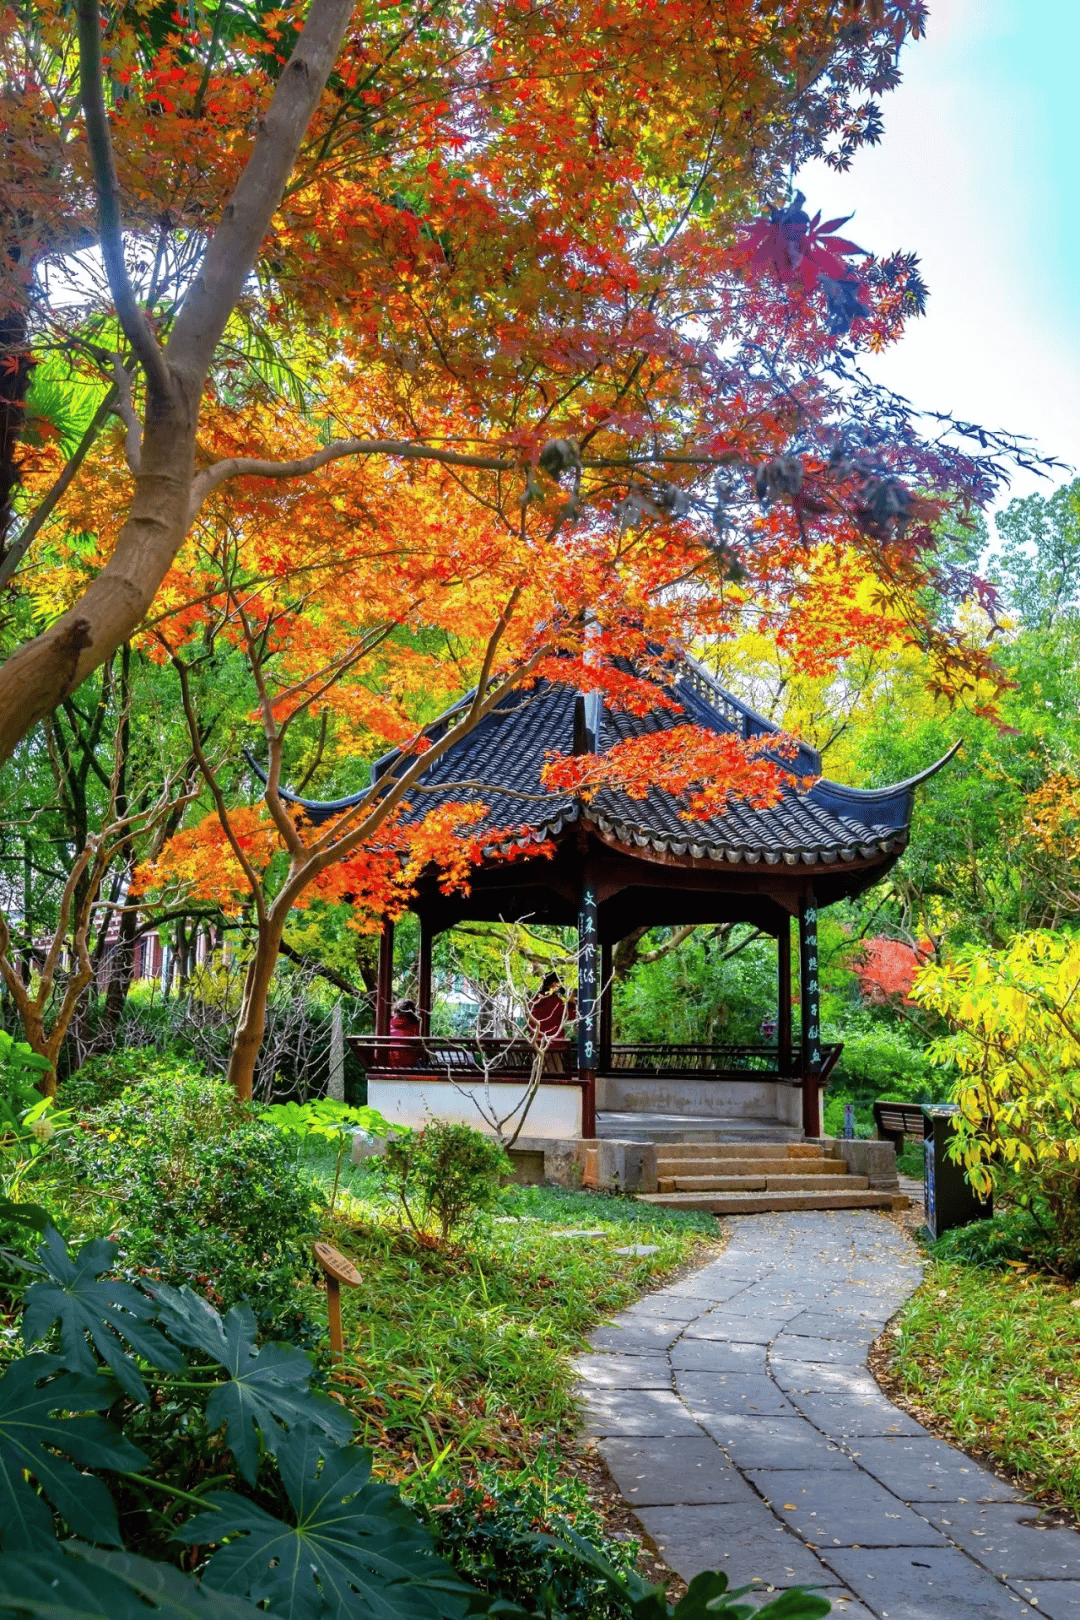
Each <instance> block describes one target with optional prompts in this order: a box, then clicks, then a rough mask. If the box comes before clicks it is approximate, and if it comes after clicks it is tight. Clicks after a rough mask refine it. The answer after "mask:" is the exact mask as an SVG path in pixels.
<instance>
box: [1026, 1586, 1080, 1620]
mask: <svg viewBox="0 0 1080 1620" xmlns="http://www.w3.org/2000/svg"><path fill="white" fill-rule="evenodd" d="M1009 1585H1010V1586H1011V1587H1012V1588H1013V1590H1014V1591H1015V1592H1017V1593H1019V1595H1020V1597H1021V1598H1027V1599H1028V1600H1029V1602H1033V1603H1037V1604H1038V1613H1039V1614H1042V1615H1045V1616H1046V1617H1047V1620H1080V1581H1010V1582H1009Z"/></svg>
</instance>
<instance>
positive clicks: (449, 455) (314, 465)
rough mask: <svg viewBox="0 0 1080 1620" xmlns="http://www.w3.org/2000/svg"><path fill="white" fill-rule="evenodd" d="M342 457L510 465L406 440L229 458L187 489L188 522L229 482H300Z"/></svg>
mask: <svg viewBox="0 0 1080 1620" xmlns="http://www.w3.org/2000/svg"><path fill="white" fill-rule="evenodd" d="M344 456H389V457H391V458H395V459H397V460H401V461H439V462H442V464H443V465H444V466H448V467H476V468H479V469H480V470H481V471H487V472H512V471H513V468H514V465H515V464H514V462H512V461H507V460H506V459H505V457H503V456H480V455H469V454H468V453H467V452H466V451H463V450H440V449H439V448H438V447H437V446H436V445H431V444H413V443H412V442H410V440H408V439H336V440H335V441H334V443H333V444H328V445H324V446H323V448H322V449H321V450H314V451H312V453H311V455H310V456H300V457H298V458H297V460H295V461H269V460H261V459H260V458H259V457H258V456H229V457H228V458H227V459H226V460H224V461H216V462H214V464H213V466H211V467H207V468H205V469H204V470H203V471H202V472H200V473H198V474H197V475H196V477H195V480H194V482H193V484H192V487H191V521H192V522H193V521H194V520H195V518H196V516H197V515H198V512H199V508H200V507H201V506H202V504H203V502H204V501H205V500H206V497H207V496H208V495H209V494H211V493H212V491H213V490H215V489H217V488H218V486H219V484H224V483H225V482H227V480H229V479H230V478H303V477H304V476H305V474H307V473H312V472H316V471H317V470H318V469H319V468H320V467H325V466H326V464H327V462H330V461H340V460H341V459H342V458H343V457H344Z"/></svg>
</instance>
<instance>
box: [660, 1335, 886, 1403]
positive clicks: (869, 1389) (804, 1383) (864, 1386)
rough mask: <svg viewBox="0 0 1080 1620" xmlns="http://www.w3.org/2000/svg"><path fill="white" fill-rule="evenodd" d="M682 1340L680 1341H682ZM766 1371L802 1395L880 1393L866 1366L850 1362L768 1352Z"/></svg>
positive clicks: (788, 1388) (681, 1342) (783, 1385)
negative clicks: (786, 1357)
mask: <svg viewBox="0 0 1080 1620" xmlns="http://www.w3.org/2000/svg"><path fill="white" fill-rule="evenodd" d="M685 1342H686V1341H685V1339H681V1340H680V1341H679V1343H680V1344H685ZM769 1373H770V1376H771V1377H773V1378H775V1380H776V1382H777V1383H778V1384H779V1386H780V1388H781V1389H784V1390H797V1391H798V1392H799V1394H801V1395H843V1396H847V1395H849V1394H850V1395H856V1394H857V1395H875V1396H877V1395H880V1394H881V1390H880V1388H879V1387H878V1383H877V1380H876V1379H875V1378H874V1376H873V1374H872V1373H871V1372H869V1371H868V1370H867V1368H866V1367H865V1366H853V1365H852V1364H851V1363H850V1362H839V1363H836V1364H830V1363H826V1362H821V1361H784V1360H782V1359H780V1358H779V1357H778V1356H777V1354H776V1352H775V1351H772V1352H770V1355H769Z"/></svg>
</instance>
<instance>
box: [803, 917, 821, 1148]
mask: <svg viewBox="0 0 1080 1620" xmlns="http://www.w3.org/2000/svg"><path fill="white" fill-rule="evenodd" d="M817 923H818V914H817V906H816V905H814V904H813V902H812V901H811V903H810V904H809V905H804V906H803V907H802V908H801V910H800V912H799V967H800V974H799V977H800V979H801V981H802V984H801V988H802V1115H803V1135H804V1136H806V1137H808V1138H809V1137H817V1136H820V1135H821V1085H820V1081H819V1078H818V1077H819V1075H820V1074H821V992H820V987H819V985H818V938H817Z"/></svg>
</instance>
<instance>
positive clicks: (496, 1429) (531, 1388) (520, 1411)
mask: <svg viewBox="0 0 1080 1620" xmlns="http://www.w3.org/2000/svg"><path fill="white" fill-rule="evenodd" d="M309 1162H311V1163H312V1164H313V1167H315V1168H316V1169H317V1173H318V1174H319V1175H320V1177H321V1178H322V1179H326V1180H329V1179H330V1178H332V1162H331V1161H329V1160H326V1159H323V1160H318V1161H309ZM343 1180H344V1186H343V1191H342V1192H341V1193H340V1194H339V1198H338V1208H337V1210H336V1212H335V1216H334V1219H333V1221H332V1222H331V1224H330V1226H329V1229H328V1234H327V1235H328V1237H329V1238H330V1240H331V1241H332V1242H333V1243H335V1244H336V1245H337V1246H338V1247H339V1248H340V1249H341V1250H342V1251H343V1252H344V1253H346V1254H348V1255H349V1256H350V1258H352V1259H353V1260H354V1261H355V1263H356V1265H357V1267H358V1269H359V1271H360V1273H361V1276H362V1277H363V1279H364V1282H363V1286H362V1287H360V1288H355V1289H346V1290H343V1292H342V1315H343V1318H344V1336H345V1352H346V1353H345V1361H344V1364H343V1366H342V1367H341V1369H340V1370H339V1371H338V1372H337V1373H336V1374H335V1377H334V1383H335V1385H336V1386H337V1388H338V1390H339V1392H340V1394H341V1395H342V1396H343V1397H344V1398H345V1399H346V1401H347V1403H348V1405H349V1406H350V1407H351V1408H352V1409H353V1410H354V1411H355V1412H356V1413H357V1415H358V1416H359V1417H360V1419H361V1421H362V1425H363V1436H362V1437H363V1439H364V1441H365V1443H366V1444H368V1445H371V1446H372V1447H373V1448H374V1449H375V1451H376V1453H377V1454H378V1456H379V1458H380V1461H381V1463H382V1466H383V1470H384V1471H389V1472H391V1473H394V1474H396V1475H398V1476H401V1475H404V1474H407V1473H410V1472H414V1471H415V1470H416V1469H418V1468H425V1467H430V1466H431V1465H433V1464H434V1463H435V1462H436V1460H437V1459H438V1458H439V1457H440V1456H441V1455H442V1454H444V1453H446V1454H447V1455H448V1456H450V1455H452V1456H453V1457H454V1459H455V1461H456V1462H457V1463H459V1464H467V1463H470V1462H479V1461H483V1460H497V1459H504V1460H510V1459H513V1460H514V1461H517V1462H520V1461H522V1460H523V1459H524V1458H526V1457H528V1456H531V1455H533V1454H534V1453H535V1451H536V1450H537V1448H538V1447H539V1446H540V1445H541V1444H543V1443H546V1444H548V1445H549V1446H551V1447H556V1448H557V1447H558V1446H559V1445H560V1444H562V1443H563V1442H564V1441H566V1440H567V1439H568V1438H569V1435H570V1433H571V1432H572V1428H573V1422H574V1401H573V1396H572V1391H571V1386H572V1382H573V1373H572V1366H571V1362H572V1358H573V1355H574V1354H575V1353H576V1352H577V1351H578V1350H580V1348H581V1347H582V1343H583V1338H584V1335H585V1333H586V1331H587V1330H588V1328H589V1327H590V1326H591V1325H592V1324H593V1323H594V1322H596V1321H597V1320H598V1319H599V1318H600V1317H601V1316H602V1315H604V1314H605V1313H607V1312H611V1311H615V1310H618V1309H620V1307H622V1306H624V1305H626V1304H628V1303H629V1302H630V1301H631V1300H633V1299H635V1298H636V1297H637V1296H638V1295H640V1294H641V1293H642V1292H643V1291H645V1290H646V1289H648V1288H649V1287H650V1286H653V1285H655V1283H656V1282H658V1281H659V1280H660V1279H661V1278H662V1277H663V1276H665V1275H668V1274H670V1273H671V1272H672V1271H674V1270H676V1269H677V1268H679V1267H681V1266H683V1265H685V1264H687V1263H688V1262H689V1261H690V1260H692V1259H693V1258H694V1257H695V1256H701V1257H702V1258H704V1252H705V1250H706V1248H707V1247H708V1246H709V1245H710V1243H711V1244H715V1243H716V1242H717V1239H718V1234H717V1228H716V1222H715V1220H713V1218H712V1217H711V1216H708V1215H702V1214H699V1213H696V1212H690V1211H680V1212H670V1211H659V1210H656V1209H655V1208H653V1207H652V1206H650V1205H646V1204H637V1203H635V1202H633V1201H632V1200H631V1199H628V1198H618V1197H606V1196H603V1195H599V1194H592V1193H570V1192H563V1191H560V1190H558V1189H548V1188H539V1187H520V1188H519V1187H509V1188H507V1189H506V1190H505V1192H504V1193H503V1196H502V1208H501V1210H500V1212H499V1214H500V1216H501V1219H499V1220H495V1221H487V1222H486V1223H485V1224H484V1226H483V1227H482V1228H481V1230H480V1231H479V1233H478V1234H477V1235H476V1236H474V1237H472V1238H470V1239H469V1241H468V1243H467V1244H462V1245H460V1246H458V1247H455V1248H451V1249H447V1250H439V1249H437V1248H426V1247H423V1246H421V1245H420V1244H418V1243H417V1242H416V1241H415V1240H414V1238H413V1237H412V1236H411V1235H409V1234H408V1233H407V1232H405V1231H403V1230H402V1225H401V1222H400V1220H399V1218H398V1216H397V1213H396V1206H394V1205H393V1204H391V1203H390V1201H389V1200H388V1199H387V1198H386V1196H385V1195H384V1194H383V1193H382V1191H381V1189H380V1188H379V1187H378V1185H377V1184H376V1178H375V1177H373V1176H372V1175H371V1174H369V1173H366V1172H363V1171H360V1172H355V1173H352V1174H346V1176H345V1177H344V1178H343ZM560 1228H562V1229H576V1230H585V1229H587V1230H592V1231H599V1230H601V1229H602V1230H603V1232H604V1234H605V1235H604V1237H602V1238H599V1239H581V1238H565V1237H560V1236H559V1235H558V1230H559V1229H560ZM629 1244H655V1245H656V1246H657V1249H658V1251H659V1252H658V1253H657V1254H655V1255H649V1256H646V1257H641V1258H639V1257H636V1256H633V1255H620V1254H616V1253H615V1250H616V1249H617V1248H620V1247H622V1246H625V1245H629ZM448 1448H449V1450H448Z"/></svg>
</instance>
